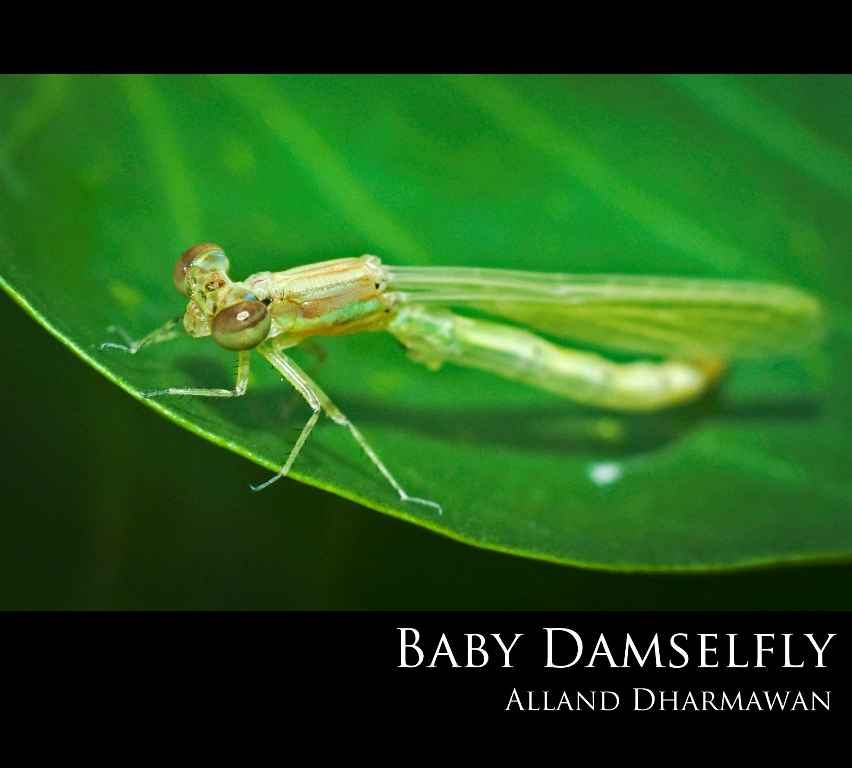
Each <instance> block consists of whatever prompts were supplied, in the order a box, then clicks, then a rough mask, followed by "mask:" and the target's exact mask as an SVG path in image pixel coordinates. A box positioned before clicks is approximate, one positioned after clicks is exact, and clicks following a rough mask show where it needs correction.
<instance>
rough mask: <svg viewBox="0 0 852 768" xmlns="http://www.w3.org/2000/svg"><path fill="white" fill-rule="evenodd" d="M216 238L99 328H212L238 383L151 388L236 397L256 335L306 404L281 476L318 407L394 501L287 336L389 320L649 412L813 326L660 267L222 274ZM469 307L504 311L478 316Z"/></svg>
mask: <svg viewBox="0 0 852 768" xmlns="http://www.w3.org/2000/svg"><path fill="white" fill-rule="evenodd" d="M228 271H229V262H228V258H227V257H226V256H225V253H224V251H222V249H221V248H219V246H217V245H213V244H212V243H202V244H200V245H196V246H195V247H193V248H190V249H189V250H187V251H186V252H184V253H183V254H182V255H181V257H180V258H179V259H178V260H177V264H175V268H174V273H173V277H174V284H175V288H177V290H178V292H179V293H181V294H182V295H183V296H186V297H187V298H189V304H188V305H187V308H186V313H185V314H184V315H183V317H178V318H176V319H174V320H171V321H170V322H168V323H166V324H165V325H164V326H163V327H162V328H159V329H157V330H156V331H154V332H153V333H150V334H149V335H147V336H145V337H144V338H142V339H140V340H139V341H135V342H133V341H130V340H129V339H128V340H127V343H126V344H124V345H122V344H113V343H109V342H107V343H105V344H102V345H101V349H104V348H106V347H112V348H115V349H121V350H123V351H125V352H129V353H131V354H134V353H136V352H138V351H139V350H140V349H141V348H142V347H144V346H147V345H149V344H154V343H157V342H161V341H167V340H168V339H172V338H174V337H175V336H177V335H179V334H180V333H181V328H180V326H181V325H183V328H184V329H186V331H187V333H189V335H190V336H193V337H195V338H201V337H203V336H212V337H213V340H214V341H215V342H216V343H217V344H219V345H220V346H222V347H224V348H225V349H228V350H232V351H234V352H237V353H238V354H239V367H238V371H237V383H236V386H235V387H234V389H197V388H170V389H161V390H157V391H155V392H147V393H145V397H159V396H162V395H199V396H203V397H239V396H240V395H243V394H245V391H246V386H247V384H248V376H249V358H250V355H251V350H252V349H257V351H258V352H260V354H261V355H263V356H264V357H265V358H266V359H267V360H268V361H269V362H270V363H272V365H273V366H274V367H275V368H276V369H277V370H278V371H279V372H280V373H281V375H282V376H283V377H284V378H285V379H286V380H287V381H288V382H290V384H291V385H292V386H293V387H294V388H295V389H296V390H297V391H298V392H299V394H301V395H302V397H304V398H305V400H306V401H307V403H308V405H310V407H311V409H312V411H313V413H312V414H311V416H310V418H309V419H308V421H307V423H306V424H305V426H304V427H303V429H302V431H301V433H300V435H299V439H298V440H297V441H296V443H295V445H294V446H293V449H292V451H291V452H290V455H289V456H288V457H287V459H286V461H285V462H284V466H283V467H282V468H281V471H280V472H279V473H278V474H277V475H275V476H274V477H272V478H271V479H270V480H267V481H266V482H265V483H263V484H261V485H258V486H252V488H253V489H254V490H256V491H258V490H260V489H261V488H265V487H266V486H268V485H269V484H270V483H273V482H275V481H276V480H278V479H279V478H281V477H284V476H285V475H286V474H287V473H288V472H289V471H290V467H291V466H292V465H293V462H294V461H295V460H296V457H297V456H298V455H299V451H300V450H301V449H302V446H303V445H304V444H305V441H306V440H307V439H308V436H309V435H310V433H311V430H312V429H313V428H314V425H315V424H316V423H317V419H318V418H319V415H320V412H321V411H325V413H326V414H327V415H328V416H330V417H331V419H332V420H333V421H335V422H336V423H337V424H340V425H342V426H344V427H346V428H347V429H349V431H350V432H351V433H352V436H353V437H354V438H355V440H356V441H357V442H358V444H359V445H360V446H361V447H362V448H363V450H364V452H365V453H366V454H367V456H369V458H370V460H371V461H372V462H373V464H375V465H376V467H377V468H378V470H379V471H380V472H381V473H382V474H383V475H384V476H385V478H387V480H388V482H390V484H391V485H392V486H393V487H394V489H395V490H396V492H397V493H398V494H399V497H400V499H402V500H403V501H409V502H414V503H417V504H424V505H426V506H429V507H433V508H435V509H437V510H438V512H439V514H440V513H441V507H440V505H439V504H436V503H435V502H433V501H429V500H427V499H420V498H416V497H413V496H409V495H408V494H407V493H406V492H405V491H404V490H403V488H402V486H401V485H400V484H399V483H398V482H397V481H396V479H395V478H394V476H393V475H392V474H391V473H390V471H389V470H388V468H387V467H386V466H385V465H384V464H383V463H382V461H381V459H379V457H378V455H377V454H376V452H375V451H374V450H373V449H372V448H371V447H370V445H369V443H367V441H366V440H365V439H364V436H363V435H362V434H361V433H360V432H359V431H358V429H357V428H356V427H355V426H354V425H353V424H352V422H350V421H349V419H347V418H346V416H344V415H343V413H342V412H341V411H340V409H338V408H337V406H335V405H334V403H332V401H331V399H330V398H329V397H328V395H326V394H325V392H323V391H322V390H321V389H320V388H319V387H318V386H317V384H316V383H315V382H314V381H313V380H312V379H311V377H310V376H308V375H307V374H306V373H305V372H304V371H303V370H302V369H301V368H300V367H299V366H298V365H296V363H295V362H294V361H293V360H291V359H290V357H288V356H287V355H286V354H285V351H286V350H287V349H289V348H291V347H294V346H296V345H298V344H300V343H302V342H304V341H306V340H307V339H310V338H311V337H313V336H342V335H344V334H349V333H357V332H359V331H380V330H384V331H389V332H390V333H392V334H393V335H394V336H395V337H396V338H397V339H398V340H399V342H400V343H401V344H402V345H403V346H404V347H405V348H406V350H407V351H408V356H409V357H410V358H411V359H412V360H414V361H415V362H418V363H423V364H424V365H426V366H427V367H428V368H430V369H431V370H438V369H439V368H440V367H441V366H442V365H443V364H444V363H445V362H452V363H457V364H459V365H465V366H470V367H473V368H480V369H482V370H485V371H490V372H492V373H496V374H498V375H500V376H503V377H505V378H508V379H515V380H517V381H521V382H524V383H526V384H529V385H532V386H534V387H539V388H541V389H546V390H549V391H551V392H555V393H557V394H559V395H562V396H563V397H567V398H570V399H571V400H575V401H577V402H580V403H584V404H586V405H590V406H594V407H599V408H607V409H611V410H616V411H633V412H635V411H655V410H659V409H663V408H668V407H670V406H675V405H680V404H682V403H686V402H689V401H691V400H695V399H696V398H698V397H700V396H701V395H702V394H703V393H704V392H706V391H707V389H708V388H710V387H711V386H712V385H713V383H714V382H715V381H716V380H717V379H718V378H719V376H721V374H722V373H723V371H724V369H725V365H726V362H727V361H728V360H729V359H732V358H740V357H763V356H769V355H777V354H792V353H796V352H799V351H801V350H803V349H805V348H806V347H808V346H809V345H811V344H813V343H814V342H815V341H817V340H818V338H819V336H820V334H821V333H822V330H823V327H824V322H823V313H822V309H821V306H820V303H819V301H818V300H817V299H816V298H814V297H813V296H811V295H809V294H807V293H805V292H803V291H800V290H798V289H796V288H790V287H786V286H781V285H772V284H765V283H745V282H735V281H722V280H703V279H689V278H669V277H634V276H617V275H561V274H539V273H535V272H516V271H509V270H501V269H476V268H459V267H391V266H386V265H383V264H382V263H381V261H380V259H379V258H378V257H376V256H361V257H360V258H347V259H335V260H333V261H323V262H319V263H317V264H309V265H307V266H303V267H295V268H294V269H288V270H285V271H283V272H258V273H256V274H254V275H251V276H250V277H248V278H247V279H246V280H243V281H242V282H235V281H233V280H231V278H230V277H229V275H228ZM448 307H457V308H463V307H467V308H470V309H473V310H476V311H477V312H479V313H485V314H488V315H492V316H495V318H500V319H503V320H508V321H510V323H511V324H509V323H506V322H495V321H493V320H483V319H474V318H471V317H467V316H462V315H458V314H455V313H454V312H452V311H451V310H450V309H448ZM519 326H527V327H528V328H531V329H534V330H537V331H540V332H543V333H546V334H548V335H551V336H555V337H558V338H562V339H567V340H571V341H574V342H575V343H576V342H579V343H581V344H583V345H590V346H594V347H601V348H605V349H611V350H613V351H616V352H627V353H633V354H639V355H648V356H650V357H652V358H654V359H653V360H650V361H644V360H643V361H640V362H629V363H620V362H614V361H611V360H608V359H607V358H606V357H603V356H601V355H599V354H596V353H593V352H589V351H581V350H576V349H570V348H567V347H563V346H559V345H557V344H553V343H552V342H550V341H547V340H546V339H544V338H541V337H540V336H537V335H536V334H534V333H532V332H531V331H530V330H525V329H524V328H521V327H519Z"/></svg>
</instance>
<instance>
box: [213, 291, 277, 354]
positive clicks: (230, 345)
mask: <svg viewBox="0 0 852 768" xmlns="http://www.w3.org/2000/svg"><path fill="white" fill-rule="evenodd" d="M271 325H272V318H271V317H270V315H269V311H268V310H267V309H266V306H265V305H264V304H262V303H261V302H259V301H256V300H255V301H241V302H240V303H239V304H234V305H233V306H232V307H226V308H225V309H223V310H222V311H221V312H220V313H219V314H218V315H216V317H214V318H213V324H212V326H211V327H210V331H211V333H212V334H213V341H215V342H216V343H217V344H218V345H219V346H220V347H224V348H225V349H230V350H231V351H232V352H243V351H245V350H247V349H254V348H255V347H256V346H257V345H258V344H260V342H262V341H263V340H264V339H265V338H266V337H267V335H268V334H269V328H270V326H271Z"/></svg>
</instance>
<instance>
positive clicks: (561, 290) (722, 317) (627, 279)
mask: <svg viewBox="0 0 852 768" xmlns="http://www.w3.org/2000/svg"><path fill="white" fill-rule="evenodd" d="M387 271H388V290H390V291H394V292H398V293H399V294H400V299H401V300H403V301H407V302H418V303H421V302H422V303H435V304H441V305H445V306H455V307H459V308H463V307H465V306H467V307H472V308H475V309H478V310H480V311H484V312H487V313H489V314H491V315H496V316H498V317H502V318H505V319H507V320H511V321H513V322H515V323H518V324H521V325H525V326H527V327H529V328H533V329H535V330H538V331H541V332H544V333H547V334H550V335H552V336H557V337H559V338H562V339H567V340H571V341H575V342H580V343H582V344H589V345H593V346H596V347H603V348H608V349H612V350H618V351H623V352H633V353H641V354H651V355H661V356H663V357H669V358H681V359H686V358H702V357H706V356H714V357H725V358H734V357H765V356H770V355H785V354H795V353H798V352H801V351H803V350H805V349H807V348H808V347H809V346H811V345H813V344H815V343H816V342H817V341H819V339H820V337H821V336H822V334H823V332H824V330H825V325H826V323H825V316H824V312H823V310H822V306H821V304H820V302H819V300H818V299H816V298H815V297H814V296H812V295H810V294H808V293H806V292H804V291H801V290H799V289H796V288H791V287H788V286H783V285H774V284H769V283H747V282H737V281H729V280H705V279H698V278H694V279H693V278H673V277H638V276H620V275H561V274H539V273H535V272H516V271H510V270H500V269H475V268H457V267H448V268H439V267H387Z"/></svg>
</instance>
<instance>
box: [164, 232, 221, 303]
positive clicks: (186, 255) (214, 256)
mask: <svg viewBox="0 0 852 768" xmlns="http://www.w3.org/2000/svg"><path fill="white" fill-rule="evenodd" d="M230 266H231V265H230V264H229V262H228V257H227V256H225V252H224V251H223V250H222V249H221V248H220V247H219V246H218V245H214V244H213V243H200V244H198V245H194V246H192V248H189V249H188V250H186V251H184V252H183V253H182V254H181V255H180V258H179V259H178V260H177V263H176V264H175V268H174V271H173V273H172V278H173V279H174V283H175V288H177V291H178V293H179V294H181V296H186V297H187V298H189V297H190V296H191V295H192V280H195V281H200V280H203V279H204V276H205V275H206V274H208V273H214V272H220V273H222V274H223V275H225V276H227V274H228V270H229V269H230ZM190 270H192V272H190Z"/></svg>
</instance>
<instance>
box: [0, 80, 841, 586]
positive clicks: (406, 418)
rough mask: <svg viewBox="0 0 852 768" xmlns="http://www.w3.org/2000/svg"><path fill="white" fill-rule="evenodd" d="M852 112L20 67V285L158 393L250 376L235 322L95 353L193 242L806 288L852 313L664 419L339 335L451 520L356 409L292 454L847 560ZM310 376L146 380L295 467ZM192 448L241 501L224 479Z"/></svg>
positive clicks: (692, 556)
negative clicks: (235, 393) (222, 396)
mask: <svg viewBox="0 0 852 768" xmlns="http://www.w3.org/2000/svg"><path fill="white" fill-rule="evenodd" d="M850 118H852V79H850V78H837V77H830V78H802V77H773V78H751V79H746V78H740V79H730V78H707V77H700V78H692V77H690V78H672V79H665V80H657V79H648V78H638V77H626V78H625V77H592V78H541V77H539V78H514V79H510V78H432V77H425V78H413V77H381V78H379V77H369V78H352V77H343V78H332V77H293V78H257V77H251V78H249V77H236V78H213V79H210V78H202V77H190V78H170V77H162V78H141V77H129V78H117V79H111V78H100V77H98V78H93V77H80V78H67V77H47V76H43V77H35V78H28V77H27V78H13V77H6V78H4V80H3V82H2V84H0V282H2V285H3V286H4V287H5V288H6V290H7V291H8V292H9V293H10V294H11V295H12V296H13V297H14V298H15V299H16V300H17V301H18V302H19V303H20V304H22V305H23V306H24V307H25V308H26V309H27V310H28V311H29V312H30V313H31V314H32V315H33V317H35V318H36V319H37V320H38V321H39V322H40V323H42V324H43V325H44V326H45V327H46V328H48V330H50V331H51V332H52V333H54V334H55V335H56V336H58V337H59V338H60V339H61V340H62V341H63V342H65V343H66V344H67V345H68V346H69V347H71V348H72V349H73V350H74V351H75V352H76V353H77V354H78V355H80V356H81V357H83V358H84V359H86V360H88V361H89V362H90V363H91V364H92V365H94V366H95V367H96V368H98V369H99V370H100V371H101V372H103V373H104V375H106V376H108V377H109V378H111V379H112V380H113V381H115V382H116V383H117V384H119V385H120V386H122V387H123V388H125V389H126V390H127V391H128V392H130V393H132V394H134V395H136V396H137V397H139V396H140V395H139V393H140V392H144V391H147V390H151V389H159V388H163V387H170V386H172V387H179V386H212V387H229V386H232V385H233V384H232V382H233V368H234V365H235V362H236V360H235V355H234V354H232V353H228V352H225V351H224V350H222V349H220V348H218V347H217V346H216V345H215V344H214V343H213V342H212V341H211V340H210V339H204V340H200V341H198V340H193V339H190V338H188V337H187V338H182V339H179V340H177V341H173V342H170V343H168V344H163V345H159V346H155V347H151V348H149V349H145V350H143V351H142V352H140V354H138V355H135V356H130V355H125V354H122V353H120V352H118V351H117V350H105V351H104V352H99V351H98V348H99V346H100V344H101V343H102V342H104V341H107V340H115V339H113V338H112V337H111V335H110V334H108V333H107V328H108V326H111V325H120V326H122V327H124V328H126V329H127V331H128V332H129V333H130V334H131V335H132V336H134V337H140V336H142V335H144V334H145V333H147V332H149V331H150V330H152V329H154V328H156V327H158V326H160V325H161V324H162V323H163V322H165V321H166V320H167V319H169V318H171V317H174V316H176V315H178V314H181V313H182V312H183V309H184V306H185V305H184V304H183V302H182V300H181V298H180V297H179V296H178V295H177V294H176V293H175V290H174V286H173V285H172V281H171V270H172V267H173V265H174V262H175V260H176V259H177V256H178V255H179V254H180V253H181V252H182V251H183V250H184V249H186V248H187V247H189V246H190V245H193V244H195V243H196V242H202V241H208V242H216V243H218V244H220V245H221V246H223V247H224V248H225V250H226V252H227V253H228V255H229V257H230V259H231V264H232V275H233V276H234V277H235V278H236V279H241V278H243V277H245V276H247V275H248V274H250V273H252V272H256V271H261V270H280V269H286V268H289V267H292V266H296V265H300V264H307V263H311V262H314V261H320V260H324V259H330V258H338V257H343V256H357V255H360V254H362V253H375V254H377V255H379V256H380V257H381V258H382V259H383V260H384V261H385V263H388V264H429V265H435V266H441V265H448V266H488V267H499V268H507V269H526V270H537V271H559V272H617V273H627V274H662V275H694V276H707V277H726V278H742V279H750V280H768V281H776V282H783V283H789V284H792V285H796V286H799V287H801V288H804V289H807V290H810V291H812V292H813V293H815V294H816V295H818V296H820V297H821V299H822V300H823V301H824V303H825V305H826V307H827V308H828V311H829V313H830V315H831V318H832V328H831V331H830V334H829V336H828V338H827V340H826V342H825V343H824V344H823V346H822V347H821V348H819V349H816V350H814V351H813V352H812V353H811V354H809V355H808V356H806V357H803V358H800V359H795V360H793V359H790V360H777V361H770V362H748V363H738V364H736V365H734V366H733V367H732V369H731V370H730V372H729V375H727V376H726V378H725V380H724V382H723V384H722V386H721V387H720V389H719V390H718V391H717V392H714V393H713V394H712V395H710V396H708V397H707V398H705V399H704V400H702V401H701V402H699V403H696V404H694V405H692V406H689V407H685V408H680V409H673V410H671V411H668V412H664V413H660V414H654V415H647V416H645V415H643V416H635V417H624V416H620V415H615V414H611V413H607V412H605V411H596V410H593V409H587V408H582V407H580V406H577V405H574V404H572V403H570V402H567V401H564V400H561V399H559V398H557V397H556V396H553V395H550V394H547V393H544V392H539V391H536V390H533V389H529V388H525V387H524V386H522V385H520V384H516V383H512V382H507V381H503V380H502V379H500V378H497V377H493V376H490V375H488V374H486V373H482V372H478V371H471V370H463V369H459V368H452V367H450V366H446V367H445V368H443V369H442V370H441V371H439V372H437V373H433V372H430V371H428V370H426V369H424V368H421V367H420V366H418V365H416V364H414V363H412V362H410V361H409V360H407V359H406V358H405V356H404V354H403V352H402V351H401V350H400V349H399V348H398V347H397V345H396V343H395V341H394V340H393V338H391V337H390V336H389V335H387V334H359V335H355V336H351V337H342V338H337V339H330V340H328V341H327V342H324V345H325V347H326V349H327V351H328V353H329V354H328V361H327V363H326V364H325V367H324V368H323V370H322V371H321V373H320V374H319V376H318V378H319V381H320V383H321V385H322V386H323V388H324V389H325V390H326V391H327V392H328V393H329V395H330V396H331V397H332V399H333V400H334V401H335V402H336V403H337V404H338V405H339V406H340V407H341V409H342V410H343V411H344V412H345V413H346V414H347V415H348V416H349V417H350V418H351V419H352V421H353V422H354V423H355V424H356V425H357V426H358V427H359V428H360V429H361V431H362V432H363V433H364V435H365V437H366V438H367V439H368V440H369V441H370V443H371V444H372V445H373V446H374V448H375V449H376V451H377V452H378V454H379V455H380V456H381V457H383V459H384V460H385V463H386V464H387V465H388V467H389V468H390V470H391V471H392V472H393V473H394V474H395V475H396V476H397V478H398V479H399V480H400V482H401V483H402V485H403V487H405V488H406V490H407V491H408V492H409V493H411V494H412V495H416V496H424V497H427V498H430V499H434V500H436V501H438V502H440V503H441V504H442V505H443V508H444V514H443V516H440V517H439V516H437V515H436V514H435V513H434V512H433V511H432V510H430V509H428V508H426V507H419V506H417V505H414V504H407V503H404V502H400V501H399V499H398V498H396V495H395V493H394V491H393V489H392V488H391V487H390V486H389V485H388V484H387V483H386V481H385V480H384V479H383V478H382V477H381V475H380V474H379V473H378V472H377V471H376V470H375V468H374V467H373V466H372V464H370V463H369V461H368V460H367V459H366V458H365V457H364V456H363V454H362V453H361V451H360V449H359V448H358V446H357V445H356V444H355V443H354V441H353V440H352V438H351V436H350V435H349V434H348V432H347V431H346V430H343V429H341V428H340V427H338V426H336V425H334V424H333V423H332V422H330V421H328V420H323V421H322V422H320V425H319V427H318V428H317V429H316V430H315V432H314V434H313V435H312V436H311V439H310V441H309V443H308V445H307V446H306V447H305V449H304V451H303V453H302V454H301V455H300V456H299V459H298V461H297V463H296V465H295V467H294V471H293V473H292V474H293V476H294V477H296V478H297V479H300V480H303V481H305V482H308V483H311V484H313V485H316V486H319V487H322V488H326V489H328V490H331V491H334V492H336V493H339V494H341V495H343V496H346V497H348V498H352V499H356V500H358V501H360V502H362V503H364V504H366V505H368V506H371V507H373V508H375V509H378V510H381V511H383V512H387V513H389V514H393V515H396V516H399V517H403V518H405V519H408V520H410V521H412V522H415V523H417V524H419V525H423V526H426V527H428V528H431V529H433V530H436V531H439V532H441V533H444V534H447V535H449V536H452V537H454V538H458V539H461V540H463V541H467V542H470V543H472V544H477V545H479V546H484V547H490V548H493V549H498V550H503V551H508V552H514V553H517V554H522V555H528V556H532V557H538V558H543V559H548V560H553V561H557V562H565V563H576V564H582V565H589V566H596V567H604V568H620V569H671V570H674V569H711V568H726V567H742V566H748V565H755V564H763V563H772V562H782V561H788V562H789V561H797V560H810V561H813V560H828V559H841V558H842V559H847V558H848V557H849V554H850V552H852V515H850V510H851V509H852V480H850V473H849V470H848V462H849V459H850V455H852V454H850V440H851V439H852V438H850V435H852V387H850V384H849V382H850V381H852V345H850V337H852V312H850V309H852V279H850V278H852V260H850V259H849V258H848V254H849V252H850V248H852V227H850V225H849V220H850V215H849V214H850V204H852V138H850V136H849V133H848V125H849V123H850ZM296 354H297V355H298V354H299V353H298V352H297V353H296ZM299 360H300V362H302V363H303V364H304V365H305V366H306V367H309V366H310V364H311V358H310V356H308V355H305V356H304V357H302V358H299ZM43 375H44V376H46V377H49V376H50V367H49V361H45V369H44V372H43ZM294 397H295V395H294V394H293V393H292V392H291V391H290V390H289V388H288V387H287V386H286V385H285V384H283V383H282V382H280V380H279V377H278V376H277V375H275V374H274V372H272V371H270V370H268V366H267V365H266V364H265V362H264V361H262V359H261V358H260V357H259V356H255V362H254V367H253V370H252V378H251V381H250V386H249V393H248V395H247V396H246V397H244V398H240V399H238V400H227V401H219V400H215V401H209V400H203V399H196V400H192V401H187V400H178V399H174V398H160V399H157V400H145V402H146V403H147V404H148V405H149V406H150V407H152V408H155V409H157V410H158V411H160V412H161V413H163V414H164V415H165V416H167V417H169V418H170V419H172V420H174V421H175V422H177V423H179V424H181V425H183V426H185V427H187V428H188V429H190V430H192V431H194V432H196V433H197V434H199V435H202V436H204V437H206V438H208V439H210V440H212V441H213V442H216V443H218V444H220V445H222V446H224V447H227V448H230V449H231V450H234V451H236V452H238V453H240V454H242V455H244V456H246V457H248V458H251V459H252V460H254V461H256V462H257V463H259V464H262V465H263V466H265V467H266V468H267V469H268V470H270V471H275V470H277V469H278V468H279V467H280V466H281V464H282V462H283V460H284V458H285V457H286V456H287V454H288V452H289V448H290V445H291V444H292V442H293V441H294V439H295V434H296V433H295V432H294V430H297V429H300V428H301V426H302V425H303V424H304V422H305V420H306V419H307V415H308V411H307V408H306V406H305V405H304V403H303V402H299V401H298V400H294ZM164 450H167V446H166V447H164ZM174 460H175V461H180V462H183V464H184V465H185V469H186V478H187V482H188V483H190V484H192V485H193V487H196V488H197V493H198V494H199V495H200V496H201V497H204V496H205V495H209V497H210V499H211V503H215V484H216V478H215V477H210V476H209V473H206V472H205V467H204V466H197V465H195V464H194V463H193V457H192V456H182V457H175V459H174ZM268 477H269V475H268V474H266V472H265V471H260V470H259V471H258V476H257V481H258V482H261V481H263V480H265V479H267V478H268ZM280 492H281V491H280V490H279V489H278V487H276V486H273V487H272V488H270V489H268V490H266V491H263V492H262V493H263V494H264V502H265V503H266V504H273V505H274V504H275V503H276V502H275V496H276V494H278V493H280ZM246 493H250V491H248V490H246ZM281 503H282V504H283V503H284V502H283V501H282V502H281Z"/></svg>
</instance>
